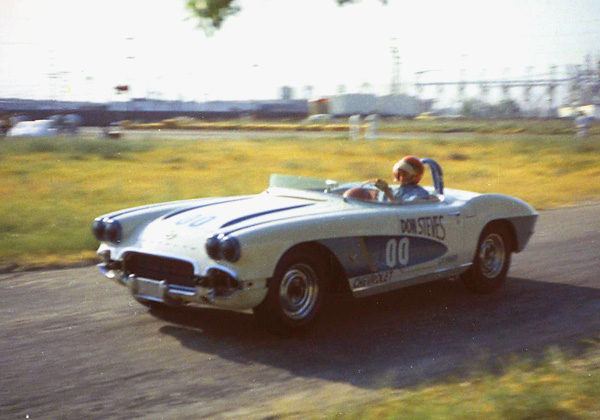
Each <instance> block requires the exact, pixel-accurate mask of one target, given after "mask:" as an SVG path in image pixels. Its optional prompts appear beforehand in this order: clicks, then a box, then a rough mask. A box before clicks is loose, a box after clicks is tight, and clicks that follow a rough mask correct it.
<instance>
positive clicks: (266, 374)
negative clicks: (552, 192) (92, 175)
mask: <svg viewBox="0 0 600 420" xmlns="http://www.w3.org/2000/svg"><path fill="white" fill-rule="evenodd" d="M599 215H600V204H598V203H596V204H590V205H583V206H579V207H574V208H567V209H558V210H553V211H547V212H543V213H542V215H541V217H540V220H539V222H538V226H537V233H536V234H535V235H534V237H533V239H532V241H531V243H530V245H529V247H528V248H527V249H526V250H525V251H524V252H523V253H521V254H518V255H516V256H515V258H514V260H513V266H512V269H511V271H510V273H509V275H510V278H509V279H508V280H507V283H506V285H505V287H504V288H503V289H502V291H500V292H499V293H497V294H494V295H492V296H476V295H472V294H470V293H468V292H467V291H466V290H465V289H464V287H463V286H462V284H461V283H460V282H456V281H454V282H452V281H440V282H435V283H431V284H428V285H421V286H416V287H413V288H409V289H404V290H400V291H397V292H393V293H390V294H387V295H384V296H380V297H373V298H368V299H366V300H360V301H354V302H348V301H340V302H338V303H336V304H335V305H334V306H333V307H331V308H329V309H328V311H327V312H326V313H325V314H324V316H323V317H322V318H321V320H320V323H319V324H318V325H317V326H316V328H315V329H314V330H312V331H311V332H309V333H308V335H307V336H305V337H302V338H294V339H288V340H284V339H279V338H275V337H272V336H270V335H268V334H267V333H265V332H263V330H262V329H261V328H260V327H259V326H258V325H257V324H256V323H255V321H254V319H253V317H252V316H251V315H250V314H249V313H241V312H227V311H221V310H216V309H189V308H188V309H184V310H180V311H167V312H161V313H153V312H150V311H148V310H147V309H145V308H144V307H142V306H140V305H139V304H137V303H136V302H135V301H133V299H132V298H130V297H129V296H128V294H127V292H126V290H125V289H124V288H122V287H120V286H117V285H116V284H113V283H112V282H111V281H109V280H107V279H105V278H104V277H102V276H101V275H100V273H99V272H97V271H96V269H95V268H83V269H71V270H60V271H47V272H31V273H19V274H5V275H2V276H0V325H1V327H0V418H2V419H13V418H14V419H25V418H27V416H28V418H29V419H39V418H42V419H52V418H69V419H70V418H73V419H81V418H102V419H110V418H128V419H130V418H136V417H143V418H149V419H153V418H156V419H160V418H169V419H171V418H178V419H179V418H202V417H211V418H212V417H217V418H267V417H268V416H272V415H274V414H275V413H277V412H278V411H281V410H292V411H294V410H303V409H316V410H318V409H321V408H324V409H331V407H335V406H338V410H341V411H343V408H341V407H343V404H339V402H340V401H344V400H353V399H356V398H369V397H370V396H372V395H374V394H376V392H377V390H379V389H380V388H382V387H390V386H391V387H404V386H408V385H414V384H417V383H423V382H424V381H425V382H434V381H438V380H443V379H444V377H446V376H447V375H450V374H451V375H462V374H466V373H468V372H471V371H472V370H473V369H480V368H486V369H488V368H494V366H498V365H499V364H500V365H501V364H502V363H503V362H502V361H503V360H505V359H506V358H507V357H508V355H510V354H512V353H518V354H521V355H525V357H533V358H537V357H541V356H542V355H543V354H544V352H545V349H547V348H548V347H549V346H554V345H555V346H559V347H562V348H564V349H566V350H567V351H576V345H577V343H578V342H579V341H580V339H583V338H587V337H597V336H598V334H600V316H598V315H599V313H600V275H599V273H600V217H599Z"/></svg>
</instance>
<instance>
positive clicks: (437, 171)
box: [421, 158, 444, 195]
mask: <svg viewBox="0 0 600 420" xmlns="http://www.w3.org/2000/svg"><path fill="white" fill-rule="evenodd" d="M421 162H422V163H423V164H424V165H429V168H430V169H431V178H433V186H434V187H435V191H436V192H437V193H438V194H439V195H444V174H443V173H442V167H441V166H440V165H439V164H438V163H437V162H436V161H435V160H433V159H431V158H423V159H421Z"/></svg>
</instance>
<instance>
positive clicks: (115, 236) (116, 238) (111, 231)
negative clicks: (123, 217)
mask: <svg viewBox="0 0 600 420" xmlns="http://www.w3.org/2000/svg"><path fill="white" fill-rule="evenodd" d="M122 236H123V229H122V228H121V224H120V223H119V222H117V221H116V220H107V221H106V231H105V232H104V238H105V239H106V240H107V241H110V242H114V243H116V244H118V243H119V242H121V238H122Z"/></svg>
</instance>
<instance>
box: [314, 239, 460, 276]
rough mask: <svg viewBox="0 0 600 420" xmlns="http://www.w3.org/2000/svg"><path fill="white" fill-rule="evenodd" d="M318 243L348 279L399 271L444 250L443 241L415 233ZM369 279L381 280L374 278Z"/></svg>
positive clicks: (440, 254) (437, 256) (446, 250)
mask: <svg viewBox="0 0 600 420" xmlns="http://www.w3.org/2000/svg"><path fill="white" fill-rule="evenodd" d="M320 242H321V243H322V244H323V245H325V246H326V247H327V248H329V249H330V250H331V251H332V252H333V253H334V254H335V255H336V256H337V258H338V259H339V261H340V263H341V264H342V267H343V268H344V271H345V272H346V275H347V276H348V278H349V279H352V278H362V277H363V276H366V275H370V274H379V273H386V272H388V271H390V270H396V271H398V270H403V269H405V268H407V267H412V266H415V265H419V264H423V263H427V262H431V261H434V260H437V259H440V258H442V257H443V256H444V255H445V254H446V253H447V252H448V247H447V246H446V245H445V244H444V243H443V242H440V241H438V240H437V239H430V238H424V237H419V236H404V235H398V236H395V235H394V236H392V235H390V236H387V235H386V236H359V237H346V238H335V239H324V240H321V241H320ZM351 281H352V280H351ZM369 281H370V282H377V281H381V280H380V279H379V278H376V277H374V278H372V279H370V280H369ZM388 281H391V280H389V278H388ZM365 287H366V286H365Z"/></svg>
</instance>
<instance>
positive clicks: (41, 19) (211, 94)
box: [0, 0, 600, 101]
mask: <svg viewBox="0 0 600 420" xmlns="http://www.w3.org/2000/svg"><path fill="white" fill-rule="evenodd" d="M238 4H239V5H240V6H241V8H242V11H241V12H240V13H239V14H238V15H236V16H233V17H231V18H229V19H228V20H227V21H225V23H224V25H223V27H222V29H220V30H219V31H217V32H216V33H214V34H213V35H212V36H207V34H206V33H205V32H204V31H203V30H202V29H200V28H199V27H198V25H197V21H196V20H194V18H193V17H191V15H190V13H189V12H188V11H187V10H186V9H185V7H184V6H185V1H184V0H103V1H101V2H98V1H93V2H92V1H88V0H51V1H48V0H0V97H22V98H33V99H57V100H74V101H82V100H91V101H110V100H125V99H128V98H129V97H150V98H161V99H181V100H186V101H205V100H236V99H239V100H246V99H275V98H277V97H279V95H280V88H281V87H282V86H284V85H286V86H291V87H292V88H293V89H294V92H295V96H296V97H306V86H312V94H311V98H316V97H322V96H328V95H332V94H335V93H337V92H338V91H339V89H340V88H341V87H340V86H343V88H344V89H345V91H346V92H369V93H376V94H386V93H389V91H390V83H391V80H392V69H393V54H392V52H391V50H392V47H393V46H394V47H396V48H397V50H398V55H399V57H400V63H401V64H400V87H401V90H402V92H404V93H408V94H414V93H415V89H414V82H415V78H416V76H415V73H416V72H419V71H427V73H424V74H423V75H422V76H421V81H423V82H427V81H457V80H459V77H460V74H461V69H464V71H465V77H466V79H481V78H482V77H483V78H487V79H501V78H502V77H508V76H509V77H511V78H515V79H517V78H521V79H522V78H524V76H525V74H526V72H527V71H529V72H531V74H534V75H539V76H541V77H545V76H546V75H547V74H548V73H549V68H550V66H552V65H556V66H558V73H557V77H561V76H565V75H566V74H565V71H566V68H567V67H566V66H568V65H575V64H584V63H585V58H586V55H591V56H592V58H593V62H594V63H597V62H598V61H599V60H600V0H502V1H486V0H477V1H475V0H453V1H448V0H429V1H419V2H417V1H404V0H389V1H388V4H387V5H382V4H381V2H379V1H378V0H362V1H359V2H358V3H357V4H354V5H347V6H343V7H339V6H337V4H336V3H335V1H334V0H239V1H238ZM528 68H530V70H527V69H528ZM118 84H127V85H129V86H130V87H131V91H130V93H129V95H123V96H121V97H120V98H119V97H118V96H117V95H116V94H115V90H114V86H116V85H118ZM476 94H477V93H476V91H473V92H468V95H476ZM424 95H425V96H432V95H433V92H432V91H431V92H428V91H427V90H426V91H425V92H424ZM539 95H542V93H539Z"/></svg>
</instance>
